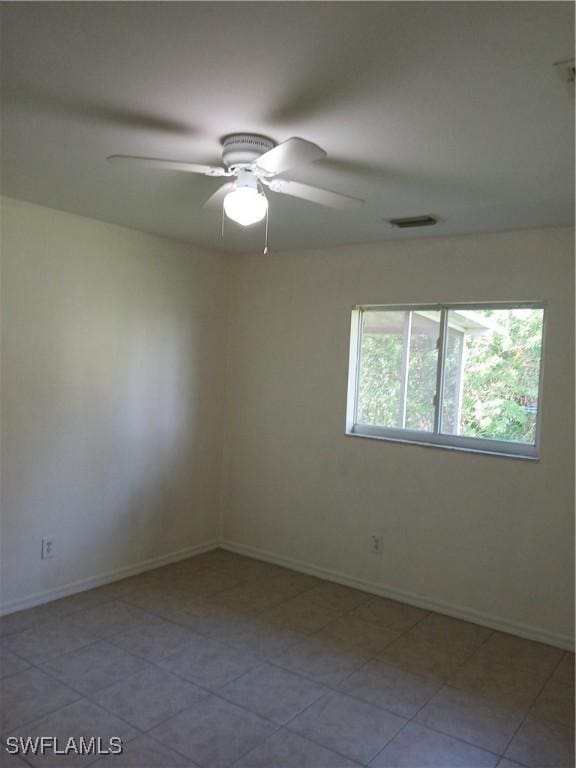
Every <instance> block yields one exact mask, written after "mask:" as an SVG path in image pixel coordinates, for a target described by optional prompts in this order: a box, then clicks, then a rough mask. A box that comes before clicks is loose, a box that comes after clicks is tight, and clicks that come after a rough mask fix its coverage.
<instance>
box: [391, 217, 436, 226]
mask: <svg viewBox="0 0 576 768" xmlns="http://www.w3.org/2000/svg"><path fill="white" fill-rule="evenodd" d="M437 223H438V219H437V218H436V217H435V216H409V217H408V218H406V219H390V220H389V224H391V225H392V226H393V227H398V229H409V228H410V227H432V226H434V224H437Z"/></svg>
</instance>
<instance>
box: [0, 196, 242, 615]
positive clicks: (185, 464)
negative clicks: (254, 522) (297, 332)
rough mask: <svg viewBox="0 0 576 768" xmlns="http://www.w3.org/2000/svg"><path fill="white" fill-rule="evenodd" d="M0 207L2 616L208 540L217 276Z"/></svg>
mask: <svg viewBox="0 0 576 768" xmlns="http://www.w3.org/2000/svg"><path fill="white" fill-rule="evenodd" d="M3 202H4V205H3V210H2V219H1V225H2V232H1V235H2V238H1V246H2V261H3V263H2V345H1V352H2V360H1V362H2V366H1V374H2V380H1V384H2V403H1V407H2V414H1V416H2V456H1V458H2V526H1V560H2V571H1V588H2V598H1V601H0V602H2V603H3V604H4V605H6V604H9V603H11V602H14V601H18V600H21V599H24V598H29V597H31V596H34V595H37V594H38V593H41V592H44V591H46V590H54V589H59V588H61V587H65V586H66V585H69V584H71V583H74V582H76V581H78V580H82V579H87V578H91V577H95V576H98V575H99V574H103V573H108V572H109V571H113V570H115V569H118V568H123V567H125V566H129V565H131V564H134V563H139V562H141V561H143V560H147V559H150V558H155V557H158V556H160V555H164V554H168V553H172V552H174V551H177V550H181V549H183V548H187V547H190V546H194V545H197V544H204V543H206V542H209V541H212V540H214V539H215V538H216V537H217V536H218V533H219V519H218V483H219V479H220V469H221V461H220V458H221V426H222V422H221V402H222V387H223V373H224V365H225V334H226V327H225V315H224V312H223V305H224V304H225V303H226V290H227V274H226V273H227V270H226V262H225V259H224V257H222V256H219V255H217V254H214V253H210V252H202V251H200V250H198V249H194V248H192V247H189V246H185V245H181V244H177V243H173V242H170V241H168V240H162V239H160V238H155V237H151V236H148V235H144V234H141V233H137V232H134V231H131V230H127V229H123V228H121V227H116V226H110V225H107V224H102V223H99V222H96V221H93V220H90V219H85V218H80V217H78V216H73V215H69V214H66V213H61V212H58V211H53V210H50V209H47V208H41V207H38V206H34V205H28V204H26V203H20V202H16V201H13V200H4V201H3ZM47 534H49V535H53V536H54V537H55V540H56V556H55V557H54V559H52V560H45V561H43V560H41V559H40V551H41V539H42V537H43V536H45V535H47Z"/></svg>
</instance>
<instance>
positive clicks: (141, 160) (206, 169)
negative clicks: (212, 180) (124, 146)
mask: <svg viewBox="0 0 576 768" xmlns="http://www.w3.org/2000/svg"><path fill="white" fill-rule="evenodd" d="M106 159H107V160H108V162H109V163H118V164H119V163H123V164H124V165H128V164H130V165H140V166H146V167H148V168H160V169H161V170H164V171H184V172H185V173H201V174H202V175H204V176H228V175H229V174H228V171H227V170H226V169H225V168H218V167H217V166H214V165H200V163H182V162H180V161H178V160H162V159H161V158H159V157H133V156H132V155H110V157H108V158H106Z"/></svg>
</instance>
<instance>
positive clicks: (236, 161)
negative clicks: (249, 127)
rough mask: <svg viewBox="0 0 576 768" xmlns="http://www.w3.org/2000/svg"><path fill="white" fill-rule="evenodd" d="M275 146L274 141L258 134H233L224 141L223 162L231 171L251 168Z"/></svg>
mask: <svg viewBox="0 0 576 768" xmlns="http://www.w3.org/2000/svg"><path fill="white" fill-rule="evenodd" d="M275 146H276V143H275V142H274V141H272V140H271V139H268V138H266V136H259V135H258V134H257V133H233V134H231V135H230V136H225V137H224V139H223V140H222V162H223V163H224V165H225V166H226V168H228V170H230V171H233V170H234V169H235V168H236V167H246V166H250V165H252V164H253V163H254V162H255V161H256V160H258V158H259V157H261V156H262V155H263V154H265V153H266V152H268V151H270V150H271V149H274V147H275Z"/></svg>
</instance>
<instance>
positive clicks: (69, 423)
mask: <svg viewBox="0 0 576 768" xmlns="http://www.w3.org/2000/svg"><path fill="white" fill-rule="evenodd" d="M1 223H2V232H1V235H2V239H1V245H2V260H3V264H2V340H1V353H2V360H1V363H2V365H1V375H2V379H1V385H2V391H1V395H2V401H1V409H2V411H1V418H2V425H1V426H2V455H1V459H2V467H1V469H2V487H1V490H2V499H1V500H2V524H1V531H0V532H1V560H2V571H1V573H0V576H1V584H0V586H1V588H2V597H1V600H0V602H1V603H2V604H3V605H4V607H6V606H8V607H10V604H12V605H13V606H14V605H15V604H16V603H19V601H23V600H26V599H28V598H30V599H32V600H34V598H35V596H37V595H38V594H39V593H43V592H45V593H47V594H48V593H50V591H51V590H56V591H58V590H60V589H62V588H66V586H67V585H70V584H74V583H76V582H78V581H81V580H83V579H88V580H89V579H91V578H94V577H98V576H99V575H101V574H105V573H110V572H112V571H114V570H116V569H122V568H125V567H127V566H130V565H132V564H134V563H140V562H142V561H146V560H148V559H153V558H157V557H159V556H163V555H169V554H170V553H173V552H176V551H179V550H182V549H185V548H187V547H194V546H195V545H202V544H204V543H208V542H211V541H213V540H215V539H216V538H218V537H219V536H221V535H223V537H224V540H225V541H227V542H229V543H232V544H233V545H238V546H240V547H245V548H246V549H247V551H251V552H255V553H259V554H263V555H270V556H271V557H275V558H285V559H286V562H298V563H300V564H303V566H304V567H306V566H308V567H311V568H318V569H325V570H326V572H327V573H328V574H329V575H330V574H332V575H333V576H335V577H338V576H339V575H340V576H341V577H343V578H345V579H346V578H347V579H351V580H352V581H354V580H356V581H357V582H358V583H364V584H366V585H369V586H370V585H371V586H372V587H373V588H375V589H382V590H383V591H384V592H385V591H386V590H389V591H390V593H391V594H397V595H399V596H402V595H404V596H405V597H406V599H414V600H415V601H417V602H418V601H421V602H423V603H424V604H428V605H431V606H437V607H438V608H439V609H442V610H447V611H450V612H453V613H460V614H461V615H466V616H469V617H472V618H474V617H478V618H479V619H480V620H483V621H488V622H490V621H492V623H495V624H498V625H499V626H502V627H504V628H506V627H509V628H510V629H511V630H518V631H524V632H527V633H528V634H531V635H532V636H536V637H541V638H542V639H549V640H551V641H553V642H560V643H566V642H567V638H568V637H569V636H570V635H572V629H573V627H572V606H573V509H574V505H573V471H574V452H573V445H574V443H573V402H574V376H573V372H574V357H573V350H574V330H573V329H574V316H573V284H574V264H573V244H572V236H571V233H570V231H568V230H563V229H547V230H533V231H527V232H519V233H506V234H494V235H483V236H470V237H460V238H451V239H428V240H413V241H404V242H401V243H398V242H397V243H381V244H373V245H361V246H347V247H343V248H333V249H329V250H324V251H322V250H320V251H310V252H292V253H278V254H272V255H269V256H266V257H262V256H246V257H234V258H233V259H232V258H231V259H227V258H225V257H223V256H221V255H218V254H215V253H208V252H202V251H199V250H198V249H195V248H192V247H190V246H186V245H183V244H177V243H174V242H170V241H167V240H162V239H159V238H154V237H151V236H149V235H144V234H141V233H137V232H134V231H130V230H127V229H123V228H121V227H116V226H110V225H106V224H102V223H99V222H96V221H92V220H90V219H85V218H80V217H77V216H72V215H69V214H66V213H61V212H57V211H53V210H49V209H46V208H40V207H38V206H33V205H28V204H26V203H20V202H16V201H13V200H4V206H3V215H2V222H1ZM229 289H230V293H228V290H229ZM495 299H502V300H514V299H544V300H546V301H547V302H548V316H547V338H546V346H545V361H544V364H545V377H544V393H543V404H542V405H543V427H542V459H541V460H540V461H539V462H537V463H535V462H530V461H521V460H514V459H506V458H497V457H489V456H479V455H474V454H469V453H458V452H449V451H443V450H440V449H435V448H423V447H417V446H409V445H398V444H392V443H386V442H379V441H372V440H367V439H361V438H352V437H345V436H344V421H345V404H346V385H347V367H348V341H349V330H350V309H351V307H352V305H354V304H356V303H386V302H390V303H403V302H405V303H410V302H429V301H475V300H478V301H481V300H495ZM227 336H229V341H230V345H229V346H230V354H229V355H228V357H227V355H226V348H227V344H226V339H227ZM225 380H226V381H227V382H228V386H227V393H226V400H227V402H226V419H224V418H223V411H224V381H225ZM223 449H224V452H225V462H224V466H223V468H222V463H221V453H222V450H223ZM222 469H223V472H224V475H223V477H224V479H223V482H222V476H221V472H222ZM373 532H374V533H380V534H382V535H383V537H384V553H383V555H382V556H381V557H375V556H373V555H371V554H370V552H369V535H370V534H371V533H373ZM48 534H49V535H53V536H54V537H55V539H56V556H55V558H54V559H53V560H49V561H42V560H41V559H40V544H41V539H42V536H45V535H48ZM50 594H51V593H50Z"/></svg>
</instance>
